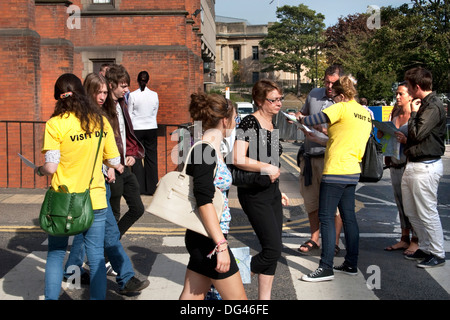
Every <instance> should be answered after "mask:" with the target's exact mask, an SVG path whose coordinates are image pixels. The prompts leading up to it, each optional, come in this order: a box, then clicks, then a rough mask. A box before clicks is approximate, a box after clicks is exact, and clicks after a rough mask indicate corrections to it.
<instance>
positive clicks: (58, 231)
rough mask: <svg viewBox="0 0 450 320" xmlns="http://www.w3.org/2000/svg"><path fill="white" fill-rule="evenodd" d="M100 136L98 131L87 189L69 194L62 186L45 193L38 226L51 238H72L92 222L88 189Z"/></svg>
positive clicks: (101, 134)
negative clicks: (98, 136) (96, 145)
mask: <svg viewBox="0 0 450 320" xmlns="http://www.w3.org/2000/svg"><path fill="white" fill-rule="evenodd" d="M102 136H103V130H101V131H100V139H99V141H98V147H97V153H96V155H95V161H94V167H93V168H92V175H91V180H90V181H89V187H88V188H87V189H86V190H85V191H84V192H79V193H77V192H72V193H71V192H69V189H68V188H67V186H65V185H62V186H59V187H58V190H54V189H53V188H52V187H50V188H49V189H48V190H47V192H46V193H45V198H44V202H43V203H42V206H41V211H40V214H39V225H40V227H41V229H42V230H44V231H45V232H46V233H47V234H49V235H52V236H73V235H76V234H79V233H82V232H84V231H86V230H87V229H89V228H90V227H91V225H92V223H93V222H94V210H93V208H92V202H91V194H90V188H91V183H92V179H93V176H94V169H95V163H96V162H97V156H98V151H99V148H100V143H101V141H102Z"/></svg>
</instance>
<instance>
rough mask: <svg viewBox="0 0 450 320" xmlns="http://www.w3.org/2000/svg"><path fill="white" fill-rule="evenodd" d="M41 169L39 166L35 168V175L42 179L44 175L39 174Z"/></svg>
mask: <svg viewBox="0 0 450 320" xmlns="http://www.w3.org/2000/svg"><path fill="white" fill-rule="evenodd" d="M41 168H42V166H39V167H38V168H37V170H36V173H37V175H38V176H39V177H43V176H44V175H43V174H42V172H41Z"/></svg>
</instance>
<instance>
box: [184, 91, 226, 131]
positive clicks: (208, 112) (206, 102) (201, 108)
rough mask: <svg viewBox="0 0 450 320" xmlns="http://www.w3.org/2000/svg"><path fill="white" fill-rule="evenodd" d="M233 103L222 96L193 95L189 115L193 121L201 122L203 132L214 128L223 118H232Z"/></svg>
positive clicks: (214, 94) (202, 93)
mask: <svg viewBox="0 0 450 320" xmlns="http://www.w3.org/2000/svg"><path fill="white" fill-rule="evenodd" d="M233 109H234V105H233V103H232V102H231V101H230V100H228V99H225V97H223V96H222V95H219V94H216V93H213V94H209V95H208V94H206V93H204V92H199V93H193V94H192V95H191V103H190V105H189V113H190V114H191V118H192V119H193V120H194V121H201V122H202V128H203V130H205V131H206V130H209V129H213V128H216V127H217V126H218V125H219V121H220V120H221V119H223V118H227V119H230V118H231V117H232V116H233Z"/></svg>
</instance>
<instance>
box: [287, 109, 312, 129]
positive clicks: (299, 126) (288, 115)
mask: <svg viewBox="0 0 450 320" xmlns="http://www.w3.org/2000/svg"><path fill="white" fill-rule="evenodd" d="M281 113H282V114H283V115H284V116H285V117H286V118H288V119H289V120H291V121H292V122H294V123H295V124H296V125H297V127H298V128H300V129H304V130H306V131H308V132H312V130H311V129H310V128H308V127H307V126H304V125H303V124H301V123H300V122H298V120H297V118H296V117H295V116H293V115H292V114H287V113H286V112H283V111H281Z"/></svg>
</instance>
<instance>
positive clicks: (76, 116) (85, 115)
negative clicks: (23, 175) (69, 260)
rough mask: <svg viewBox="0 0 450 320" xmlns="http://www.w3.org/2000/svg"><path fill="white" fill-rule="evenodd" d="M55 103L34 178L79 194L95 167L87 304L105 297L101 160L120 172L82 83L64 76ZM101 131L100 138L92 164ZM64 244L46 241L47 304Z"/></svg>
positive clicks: (55, 293) (110, 137) (108, 134)
mask: <svg viewBox="0 0 450 320" xmlns="http://www.w3.org/2000/svg"><path fill="white" fill-rule="evenodd" d="M54 97H55V99H56V106H55V110H54V112H53V114H52V116H51V118H50V120H48V121H47V123H46V126H45V132H44V146H43V148H42V152H43V153H44V154H45V163H44V165H43V166H40V167H37V168H36V170H35V172H36V174H38V175H39V176H44V175H45V176H51V177H52V182H51V187H52V188H53V189H55V190H57V189H58V186H60V185H66V186H67V187H68V189H69V191H70V192H84V191H85V190H86V188H87V187H88V186H89V181H90V179H91V174H92V168H93V167H94V166H95V169H94V173H93V180H92V184H91V185H90V195H91V201H92V207H93V209H94V222H93V223H92V225H91V227H90V228H89V229H88V230H87V231H85V232H84V238H85V241H84V244H85V247H86V254H87V257H88V260H89V267H90V271H91V277H90V297H91V299H92V300H103V299H105V297H106V269H105V258H104V252H103V243H104V236H105V217H106V211H107V210H106V208H107V203H106V190H105V180H104V178H103V175H102V170H101V169H102V162H103V161H102V159H103V160H105V163H106V164H107V165H108V166H111V167H114V168H116V169H117V170H119V171H123V166H122V165H121V164H120V154H119V151H118V149H117V145H116V141H115V139H114V133H113V131H112V128H111V125H110V124H109V122H108V121H107V119H106V118H105V117H104V116H103V114H102V112H101V110H100V109H99V108H98V107H96V106H94V105H93V104H92V103H91V102H90V101H89V99H88V97H87V96H86V91H85V90H84V88H83V85H82V84H81V80H80V79H79V78H78V77H76V76H75V75H73V74H70V73H67V74H63V75H62V76H60V77H59V78H58V80H57V81H56V83H55V92H54ZM101 128H103V138H102V141H101V144H100V148H99V152H98V159H97V161H95V155H96V152H97V147H98V143H99V139H100V129H101ZM94 162H95V163H94ZM68 238H69V237H55V236H51V235H49V236H48V254H47V263H46V266H45V299H46V300H57V299H58V297H59V293H60V291H61V282H62V278H63V261H64V257H65V254H66V249H67V244H68Z"/></svg>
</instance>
